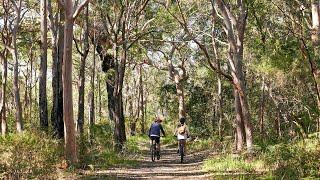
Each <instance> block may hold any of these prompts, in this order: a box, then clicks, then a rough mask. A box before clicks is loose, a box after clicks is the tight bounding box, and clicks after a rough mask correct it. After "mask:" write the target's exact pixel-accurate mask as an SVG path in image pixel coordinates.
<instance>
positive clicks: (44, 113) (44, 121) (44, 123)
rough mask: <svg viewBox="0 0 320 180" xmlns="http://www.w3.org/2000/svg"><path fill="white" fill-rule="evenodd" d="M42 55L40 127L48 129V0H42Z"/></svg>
mask: <svg viewBox="0 0 320 180" xmlns="http://www.w3.org/2000/svg"><path fill="white" fill-rule="evenodd" d="M40 6H41V7H40V11H41V51H40V52H41V55H40V59H41V62H40V74H39V79H40V81H39V113H40V116H39V117H40V127H41V128H42V129H44V130H48V107H47V51H48V45H47V1H46V0H41V2H40Z"/></svg>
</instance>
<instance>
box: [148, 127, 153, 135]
mask: <svg viewBox="0 0 320 180" xmlns="http://www.w3.org/2000/svg"><path fill="white" fill-rule="evenodd" d="M151 127H152V126H150V128H149V132H148V136H149V137H150V132H151Z"/></svg>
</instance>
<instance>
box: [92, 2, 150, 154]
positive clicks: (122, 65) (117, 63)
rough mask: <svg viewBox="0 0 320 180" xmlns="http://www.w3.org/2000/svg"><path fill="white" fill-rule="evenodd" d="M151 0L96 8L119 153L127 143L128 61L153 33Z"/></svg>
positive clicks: (99, 47)
mask: <svg viewBox="0 0 320 180" xmlns="http://www.w3.org/2000/svg"><path fill="white" fill-rule="evenodd" d="M148 2H149V0H142V1H139V0H121V1H104V0H100V1H98V3H97V4H96V8H97V9H98V11H99V12H100V18H99V19H97V20H98V22H101V23H100V25H97V27H95V29H97V30H98V31H99V35H98V36H97V39H96V43H97V48H96V50H97V52H98V54H99V56H100V59H101V60H102V61H103V63H102V66H103V67H102V70H103V71H104V72H106V73H107V74H108V79H107V82H106V84H107V91H108V110H109V118H110V119H111V120H112V121H113V122H114V125H115V128H114V141H115V148H116V149H117V150H120V149H122V147H123V144H124V142H125V141H126V134H125V118H124V108H123V83H124V75H125V71H126V64H127V61H128V51H129V49H130V48H131V47H132V45H133V44H134V43H136V42H137V41H138V40H139V39H141V38H143V37H144V36H145V35H147V34H149V33H150V31H149V30H148V24H149V23H150V21H152V19H146V18H147V17H146V14H145V9H146V7H147V5H148Z"/></svg>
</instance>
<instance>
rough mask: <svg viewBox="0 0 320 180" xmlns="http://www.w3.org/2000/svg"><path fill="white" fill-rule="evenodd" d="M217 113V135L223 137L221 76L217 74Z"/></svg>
mask: <svg viewBox="0 0 320 180" xmlns="http://www.w3.org/2000/svg"><path fill="white" fill-rule="evenodd" d="M218 103H219V104H218V112H219V113H218V115H219V117H218V118H219V121H218V133H219V137H220V138H222V137H223V127H222V121H223V98H222V83H221V76H220V75H218Z"/></svg>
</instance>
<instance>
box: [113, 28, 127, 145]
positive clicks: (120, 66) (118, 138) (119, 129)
mask: <svg viewBox="0 0 320 180" xmlns="http://www.w3.org/2000/svg"><path fill="white" fill-rule="evenodd" d="M122 33H123V34H122V36H124V33H125V32H122ZM115 39H117V36H116V37H115ZM123 39H125V38H124V37H123ZM113 49H114V57H116V58H115V63H116V67H115V68H116V72H115V81H114V82H115V83H114V86H115V89H114V92H113V98H114V100H115V107H114V114H113V117H114V123H115V129H114V139H115V149H116V150H118V151H119V150H122V148H123V145H124V142H125V141H126V134H125V119H124V112H123V100H122V89H123V80H124V73H125V66H126V64H125V63H126V58H127V54H126V53H127V52H126V44H125V43H124V45H123V48H122V50H121V52H120V57H119V56H118V54H119V48H118V47H117V45H116V44H114V47H113ZM118 58H119V59H118Z"/></svg>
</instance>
